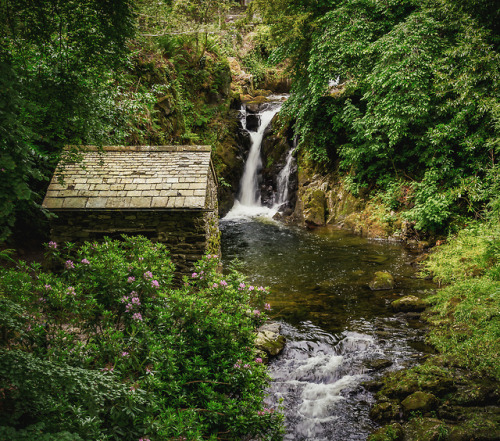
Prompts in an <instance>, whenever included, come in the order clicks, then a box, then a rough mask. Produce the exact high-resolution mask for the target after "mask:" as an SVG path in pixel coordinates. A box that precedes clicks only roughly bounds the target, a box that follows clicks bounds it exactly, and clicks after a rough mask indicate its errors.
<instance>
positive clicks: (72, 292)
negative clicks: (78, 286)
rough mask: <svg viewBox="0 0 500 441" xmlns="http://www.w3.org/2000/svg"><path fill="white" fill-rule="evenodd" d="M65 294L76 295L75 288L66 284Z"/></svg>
mask: <svg viewBox="0 0 500 441" xmlns="http://www.w3.org/2000/svg"><path fill="white" fill-rule="evenodd" d="M66 294H67V295H71V296H76V292H75V288H73V287H72V286H68V289H67V290H66Z"/></svg>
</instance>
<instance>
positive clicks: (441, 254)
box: [426, 220, 500, 379]
mask: <svg viewBox="0 0 500 441" xmlns="http://www.w3.org/2000/svg"><path fill="white" fill-rule="evenodd" d="M426 268H427V270H428V271H431V273H432V274H433V275H434V278H435V280H437V281H439V282H440V283H445V284H449V285H448V286H446V287H445V288H443V289H440V290H439V291H438V293H437V294H436V295H434V296H432V297H430V298H429V301H430V302H431V303H432V304H433V305H434V306H433V310H434V311H435V313H436V315H433V316H431V317H430V321H431V323H433V325H434V329H433V331H432V333H431V335H430V337H429V340H430V342H431V343H432V344H433V345H435V346H436V348H437V349H439V350H440V351H441V352H443V353H444V354H445V355H447V356H450V357H452V358H454V359H455V363H458V364H459V365H461V366H464V367H466V368H467V369H470V370H472V371H474V372H476V373H479V374H487V375H489V376H492V377H495V378H497V379H499V378H500V360H499V355H498V354H499V353H500V347H499V343H500V338H499V337H500V320H499V317H500V226H499V224H498V220H497V221H496V222H492V223H481V224H477V223H474V224H472V225H470V226H469V227H467V228H465V229H464V230H462V231H460V233H459V234H458V235H457V236H456V237H454V238H452V239H450V241H449V243H447V244H446V245H443V246H441V247H439V249H438V250H437V252H436V253H434V254H432V255H431V257H430V259H429V261H428V263H427V264H426Z"/></svg>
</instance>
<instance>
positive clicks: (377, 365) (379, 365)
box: [366, 358, 392, 371]
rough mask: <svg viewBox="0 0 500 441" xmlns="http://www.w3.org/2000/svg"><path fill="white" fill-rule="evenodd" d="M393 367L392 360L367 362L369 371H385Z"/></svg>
mask: <svg viewBox="0 0 500 441" xmlns="http://www.w3.org/2000/svg"><path fill="white" fill-rule="evenodd" d="M391 365H392V361H391V360H387V359H385V358H377V359H375V360H368V361H367V362H366V367H367V368H368V369H373V370H375V371H379V370H381V369H385V368H386V367H389V366H391Z"/></svg>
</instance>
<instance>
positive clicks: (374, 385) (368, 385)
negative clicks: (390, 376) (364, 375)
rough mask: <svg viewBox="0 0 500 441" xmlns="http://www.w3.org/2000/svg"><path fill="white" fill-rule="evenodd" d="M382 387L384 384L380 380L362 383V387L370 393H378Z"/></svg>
mask: <svg viewBox="0 0 500 441" xmlns="http://www.w3.org/2000/svg"><path fill="white" fill-rule="evenodd" d="M383 385H384V383H383V382H382V381H380V380H372V381H365V382H364V383H362V386H363V387H364V388H365V389H366V390H368V391H370V392H377V391H379V390H380V389H381V388H382V386H383Z"/></svg>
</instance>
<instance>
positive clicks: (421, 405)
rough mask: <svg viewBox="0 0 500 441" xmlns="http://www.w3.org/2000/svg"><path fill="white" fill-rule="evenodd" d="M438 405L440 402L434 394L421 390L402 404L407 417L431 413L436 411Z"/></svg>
mask: <svg viewBox="0 0 500 441" xmlns="http://www.w3.org/2000/svg"><path fill="white" fill-rule="evenodd" d="M438 404H439V400H438V399H437V398H436V397H435V396H434V395H433V394H431V393H428V392H422V391H420V390H419V391H417V392H414V393H413V394H411V395H409V396H408V397H406V398H405V399H404V400H403V401H402V402H401V405H402V406H403V409H404V411H405V414H407V415H410V414H411V413H412V412H421V413H427V412H430V411H431V410H434V409H436V408H437V406H438Z"/></svg>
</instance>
